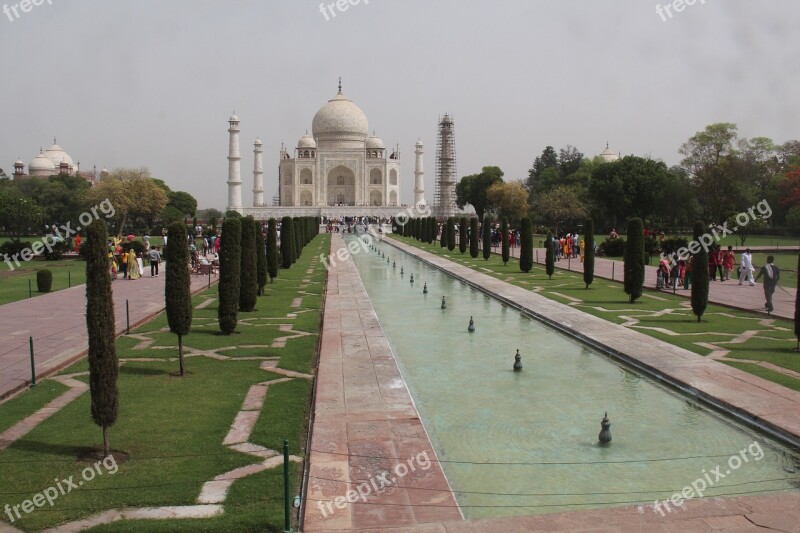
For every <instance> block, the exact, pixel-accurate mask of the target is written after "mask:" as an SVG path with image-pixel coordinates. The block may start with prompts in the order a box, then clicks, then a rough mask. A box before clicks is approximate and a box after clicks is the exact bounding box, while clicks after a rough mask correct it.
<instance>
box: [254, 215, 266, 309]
mask: <svg viewBox="0 0 800 533" xmlns="http://www.w3.org/2000/svg"><path fill="white" fill-rule="evenodd" d="M268 263H269V261H268V260H267V239H266V238H265V236H264V229H263V228H262V226H261V223H260V222H256V266H257V273H256V280H257V281H258V295H259V296H261V295H262V294H264V287H266V286H267V274H268Z"/></svg>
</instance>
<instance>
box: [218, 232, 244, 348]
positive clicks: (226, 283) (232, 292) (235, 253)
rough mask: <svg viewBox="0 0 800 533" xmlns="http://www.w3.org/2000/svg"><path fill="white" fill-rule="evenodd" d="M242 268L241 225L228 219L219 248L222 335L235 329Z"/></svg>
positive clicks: (220, 322) (220, 325) (219, 317)
mask: <svg viewBox="0 0 800 533" xmlns="http://www.w3.org/2000/svg"><path fill="white" fill-rule="evenodd" d="M241 268H242V223H241V219H239V218H231V217H228V218H226V219H225V222H223V223H222V244H221V245H220V248H219V286H218V288H217V291H218V293H219V305H218V306H217V318H218V321H219V329H220V331H221V332H222V334H223V335H230V334H231V333H233V332H234V330H235V329H236V324H237V320H238V312H239V290H240V286H241Z"/></svg>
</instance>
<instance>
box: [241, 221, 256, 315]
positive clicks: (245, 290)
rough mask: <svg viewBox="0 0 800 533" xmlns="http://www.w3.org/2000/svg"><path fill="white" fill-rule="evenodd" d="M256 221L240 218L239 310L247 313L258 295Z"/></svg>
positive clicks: (251, 308)
mask: <svg viewBox="0 0 800 533" xmlns="http://www.w3.org/2000/svg"><path fill="white" fill-rule="evenodd" d="M257 228H258V222H256V221H255V219H254V218H253V217H244V218H243V219H242V233H241V249H242V251H241V256H240V257H241V264H242V266H241V276H242V281H241V283H240V284H239V311H243V312H246V313H249V312H250V311H252V310H253V309H255V307H256V301H257V297H258V253H257V252H256V239H257V233H258V231H257Z"/></svg>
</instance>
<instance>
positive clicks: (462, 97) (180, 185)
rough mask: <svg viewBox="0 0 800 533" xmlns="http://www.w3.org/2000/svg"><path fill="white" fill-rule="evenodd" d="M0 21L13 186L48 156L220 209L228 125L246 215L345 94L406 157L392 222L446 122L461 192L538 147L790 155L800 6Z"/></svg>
mask: <svg viewBox="0 0 800 533" xmlns="http://www.w3.org/2000/svg"><path fill="white" fill-rule="evenodd" d="M5 1H6V3H7V5H8V6H9V13H11V14H10V15H5V14H2V13H0V58H2V70H3V78H4V79H3V84H2V92H0V94H2V96H3V98H2V117H3V126H4V127H3V128H2V131H0V167H2V168H3V169H5V170H6V172H7V173H8V174H11V172H13V162H14V160H15V159H16V158H17V157H21V158H22V160H23V161H24V162H25V163H26V166H27V163H28V162H29V161H30V160H31V159H32V158H33V157H34V155H36V154H37V153H38V150H39V147H40V146H41V147H44V148H47V147H48V146H49V145H50V144H51V143H52V138H53V136H56V137H57V138H58V143H59V144H60V145H61V147H62V148H64V150H66V151H67V152H68V153H69V154H70V155H71V156H72V157H73V159H74V160H75V161H80V162H81V168H82V169H91V167H92V165H97V168H98V170H99V169H101V168H103V167H107V168H109V169H111V168H116V167H140V166H145V167H148V168H149V169H150V170H151V171H152V173H153V175H154V176H155V177H158V178H162V179H164V180H165V181H166V182H167V184H168V185H169V186H170V187H171V188H172V189H173V190H185V191H187V192H189V193H191V194H193V195H194V196H195V197H196V198H197V199H198V202H199V204H200V207H216V208H219V209H223V208H224V207H225V203H226V201H227V188H226V184H225V181H226V179H227V160H226V157H227V155H228V154H227V148H228V144H227V143H228V133H227V131H226V130H227V127H228V124H227V120H228V117H229V116H230V114H231V112H232V111H233V110H234V109H235V110H236V113H237V114H238V115H239V117H240V120H241V130H242V135H241V145H242V146H241V149H242V179H243V181H244V185H243V202H244V205H251V204H252V192H251V189H252V170H253V156H252V143H253V141H254V140H255V138H256V136H260V137H261V139H262V141H263V142H264V171H265V172H264V186H265V200H266V199H270V200H271V198H272V196H273V195H274V194H275V192H276V190H277V165H278V152H279V149H280V145H281V142H282V141H283V142H285V143H286V144H287V145H289V146H291V147H293V146H295V144H296V143H297V139H298V138H299V137H300V136H301V135H303V134H304V133H305V131H306V130H307V129H308V130H310V129H311V120H312V118H313V117H314V114H315V113H316V112H317V110H318V109H319V108H320V107H321V106H322V105H324V104H325V102H326V101H327V100H328V99H330V98H331V97H333V96H334V95H335V94H336V85H337V78H338V76H342V78H343V83H344V93H345V94H346V95H347V96H348V97H349V98H350V99H352V100H353V101H354V102H355V103H356V104H358V105H359V106H360V107H361V108H362V109H363V110H364V112H365V113H366V115H367V117H368V119H369V124H370V130H372V129H375V130H376V131H377V133H378V135H379V136H381V137H382V138H383V140H384V142H385V143H386V144H387V146H394V144H396V143H399V144H400V149H401V160H402V164H403V168H402V175H401V190H402V194H401V200H402V201H403V202H404V203H412V201H413V192H412V190H413V179H414V177H413V171H414V168H413V167H414V154H413V150H414V148H413V144H414V143H415V142H416V140H417V138H418V137H419V138H421V139H422V141H423V142H424V143H425V150H426V154H425V170H426V176H425V177H426V196H427V198H428V199H429V200H432V199H433V190H434V166H435V161H434V155H435V149H436V125H437V119H438V117H439V115H441V114H443V113H445V112H448V113H450V114H452V115H453V117H454V120H455V134H456V149H457V156H458V174H459V176H463V175H467V174H472V173H475V172H478V171H480V168H481V167H482V166H484V165H497V166H500V167H501V168H502V169H503V170H504V171H505V173H506V178H507V179H517V178H523V177H525V176H526V175H527V170H528V168H530V166H531V162H532V161H533V159H534V158H535V157H536V156H537V155H538V154H540V153H541V151H542V149H543V148H544V147H545V146H546V145H548V144H550V145H553V146H554V147H556V148H557V149H558V148H560V147H563V146H564V145H566V144H572V145H574V146H577V147H578V148H579V149H580V150H581V151H582V152H584V153H585V154H586V155H589V156H593V155H596V154H598V153H600V152H601V151H602V150H603V149H604V148H605V144H606V142H609V143H610V145H611V147H612V148H614V149H616V150H619V151H621V152H622V153H623V154H636V155H643V156H646V155H651V156H652V157H654V158H660V159H663V160H665V161H666V162H667V163H668V164H675V163H677V162H678V161H679V159H680V157H679V155H678V153H677V151H678V148H679V147H680V145H681V143H683V142H684V141H685V140H686V139H688V138H689V137H690V136H691V135H692V134H694V133H695V132H697V131H699V130H701V129H703V128H704V127H705V126H706V125H707V124H710V123H713V122H734V123H736V124H738V125H739V132H740V135H741V136H744V137H757V136H766V137H771V138H772V139H773V140H775V141H776V142H779V143H783V142H785V141H787V140H790V139H797V138H800V131H799V130H800V108H799V107H798V105H797V95H798V91H800V59H798V58H800V56H798V50H800V32H798V30H797V28H796V26H797V21H798V20H800V2H797V1H796V0H758V1H757V2H756V1H752V0H705V1H704V3H701V0H697V2H696V3H695V4H694V5H692V6H686V7H685V9H684V10H683V11H682V12H677V13H676V12H674V11H671V13H672V15H673V16H672V18H669V16H668V15H667V14H666V13H665V12H664V11H663V10H662V13H664V15H663V18H664V19H666V20H662V16H659V15H658V14H657V12H656V6H657V2H655V1H648V0H585V1H583V0H491V1H488V0H487V1H477V0H475V1H473V0H368V3H365V0H361V1H360V2H358V3H357V5H351V6H349V8H348V9H347V11H344V12H342V11H338V10H336V8H335V7H334V8H333V10H334V12H335V13H336V17H335V18H334V17H332V16H331V14H330V11H329V12H328V15H327V16H328V19H329V20H326V19H325V17H324V16H323V15H322V14H321V13H320V2H319V1H318V0H262V1H258V2H257V1H249V0H247V1H246V0H240V1H221V0H218V1H206V0H135V1H134V0H113V1H112V0H103V1H101V0H37V1H43V2H44V3H43V4H42V5H39V6H35V7H32V9H30V11H29V12H27V13H24V12H22V11H21V10H20V9H19V8H18V9H17V12H18V14H19V17H18V18H16V17H15V16H14V14H13V10H11V9H10V8H11V7H14V6H16V5H17V4H18V2H19V1H20V0H5ZM330 1H331V0H327V1H326V4H327V3H330ZM352 1H353V2H355V1H356V0H352ZM48 2H49V3H48ZM660 3H661V4H662V5H666V3H667V2H666V0H662V1H661V2H660ZM10 18H14V20H13V21H12V20H10ZM792 97H794V98H792Z"/></svg>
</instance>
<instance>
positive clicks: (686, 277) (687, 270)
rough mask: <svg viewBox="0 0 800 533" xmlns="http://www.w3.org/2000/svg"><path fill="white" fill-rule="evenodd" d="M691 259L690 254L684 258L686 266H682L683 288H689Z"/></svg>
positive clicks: (692, 259)
mask: <svg viewBox="0 0 800 533" xmlns="http://www.w3.org/2000/svg"><path fill="white" fill-rule="evenodd" d="M693 261H694V257H693V256H691V255H690V256H689V257H688V258H687V259H686V266H685V267H684V274H683V290H689V285H691V284H692V263H693Z"/></svg>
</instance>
